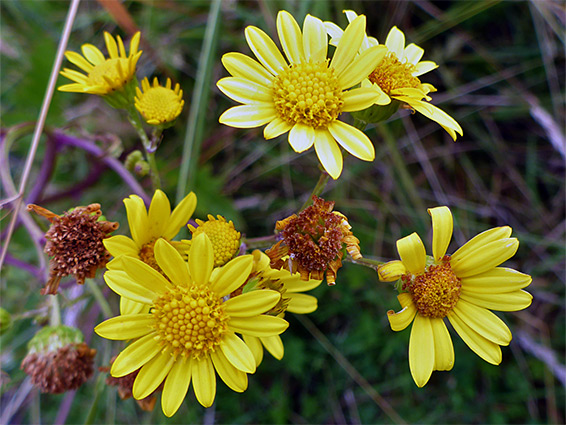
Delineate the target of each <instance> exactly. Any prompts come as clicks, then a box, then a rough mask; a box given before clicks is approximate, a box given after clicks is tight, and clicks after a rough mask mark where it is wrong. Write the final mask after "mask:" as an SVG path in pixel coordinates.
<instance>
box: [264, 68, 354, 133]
mask: <svg viewBox="0 0 566 425" xmlns="http://www.w3.org/2000/svg"><path fill="white" fill-rule="evenodd" d="M273 101H274V103H275V109H276V110H277V114H278V116H279V117H280V118H281V119H282V120H284V121H286V122H288V123H289V124H305V125H308V126H309V127H313V128H319V127H326V126H328V125H329V124H330V123H331V122H332V121H334V120H336V118H338V116H339V115H340V113H341V112H342V106H343V105H344V101H343V99H342V90H341V89H340V84H339V82H338V78H336V75H335V72H334V69H333V68H329V67H328V61H324V62H308V63H299V64H291V65H290V66H289V68H288V69H286V70H284V71H282V72H281V73H280V74H279V75H278V76H277V77H276V78H275V80H274V82H273Z"/></svg>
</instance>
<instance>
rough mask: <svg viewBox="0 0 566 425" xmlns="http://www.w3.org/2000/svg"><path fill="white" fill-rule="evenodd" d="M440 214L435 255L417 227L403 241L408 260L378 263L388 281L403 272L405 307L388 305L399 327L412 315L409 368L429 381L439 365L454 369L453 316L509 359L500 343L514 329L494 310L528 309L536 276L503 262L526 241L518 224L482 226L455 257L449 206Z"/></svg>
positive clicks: (479, 347) (488, 350)
mask: <svg viewBox="0 0 566 425" xmlns="http://www.w3.org/2000/svg"><path fill="white" fill-rule="evenodd" d="M428 212H429V214H430V215H431V216H432V230H433V238H432V252H433V257H434V258H430V257H429V258H427V256H426V252H425V248H424V245H423V243H422V241H421V239H420V238H419V236H418V235H417V234H416V233H413V234H412V235H409V236H407V237H405V238H403V239H399V240H398V241H397V250H398V251H399V256H400V257H401V261H391V262H389V263H386V264H384V265H383V266H381V267H380V268H379V269H378V273H379V277H380V279H381V280H384V281H395V280H397V279H399V278H401V283H402V287H401V288H400V289H401V290H402V292H401V293H400V294H399V296H398V297H397V298H398V300H399V303H400V304H401V307H402V310H401V311H399V312H398V313H395V312H394V311H392V310H390V311H388V313H387V314H388V318H389V322H390V324H391V328H392V329H393V330H394V331H401V330H403V329H405V328H406V327H407V326H408V325H409V324H410V323H411V322H413V319H414V322H413V326H412V329H411V336H410V341H409V367H410V369H411V374H412V376H413V379H414V380H415V383H416V384H417V385H418V386H419V387H423V386H424V385H425V384H426V383H427V382H428V380H429V378H430V376H431V374H432V371H433V370H450V369H452V366H453V365H454V348H453V346H452V340H451V339H450V334H449V333H448V329H447V328H446V325H445V323H444V318H445V317H447V318H448V320H449V321H450V324H451V325H452V327H453V328H454V329H455V330H456V332H457V333H458V335H460V337H461V338H462V339H463V340H464V342H465V343H466V344H467V345H468V347H470V348H471V349H472V351H474V352H475V353H476V354H477V355H478V356H480V357H481V358H482V359H484V360H485V361H487V362H489V363H491V364H495V365H498V364H499V363H501V348H500V347H499V346H500V345H509V342H510V341H511V338H512V336H511V332H510V331H509V328H508V327H507V326H506V325H505V323H503V321H502V320H501V319H500V318H499V317H497V316H496V315H495V314H494V313H492V312H491V311H489V310H490V309H491V310H499V311H517V310H522V309H524V308H527V307H528V306H529V305H530V304H531V301H532V298H533V297H532V296H531V294H529V293H528V292H525V291H522V290H521V289H522V288H525V287H526V286H528V285H529V284H530V283H531V281H532V279H531V277H530V276H529V275H526V274H523V273H520V272H518V271H516V270H513V269H509V268H504V267H497V266H498V265H500V264H501V263H503V262H504V261H506V260H508V259H509V258H511V257H512V256H513V255H514V254H515V252H516V251H517V248H518V247H519V241H518V240H517V239H516V238H510V236H511V228H510V227H508V226H504V227H496V228H493V229H490V230H487V231H485V232H483V233H480V234H479V235H477V236H476V237H474V238H473V239H471V240H470V241H468V242H467V243H466V244H465V245H463V246H462V247H461V248H460V249H458V250H457V251H456V252H455V253H454V254H453V255H452V256H450V255H445V254H446V249H447V248H448V244H449V243H450V239H451V237H452V226H453V224H452V213H451V212H450V210H449V209H448V207H437V208H431V209H429V210H428Z"/></svg>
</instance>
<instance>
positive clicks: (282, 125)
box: [263, 118, 293, 140]
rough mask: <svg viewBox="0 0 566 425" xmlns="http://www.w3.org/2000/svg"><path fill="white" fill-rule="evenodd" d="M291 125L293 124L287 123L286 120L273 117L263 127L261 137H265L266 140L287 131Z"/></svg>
mask: <svg viewBox="0 0 566 425" xmlns="http://www.w3.org/2000/svg"><path fill="white" fill-rule="evenodd" d="M292 127H293V125H292V124H289V123H288V122H287V121H284V120H282V119H281V118H275V119H274V120H273V121H271V122H270V123H269V124H267V125H266V126H265V128H264V129H263V137H265V139H266V140H269V139H273V138H275V137H277V136H280V135H281V134H283V133H286V132H288V131H289V130H291V128H292Z"/></svg>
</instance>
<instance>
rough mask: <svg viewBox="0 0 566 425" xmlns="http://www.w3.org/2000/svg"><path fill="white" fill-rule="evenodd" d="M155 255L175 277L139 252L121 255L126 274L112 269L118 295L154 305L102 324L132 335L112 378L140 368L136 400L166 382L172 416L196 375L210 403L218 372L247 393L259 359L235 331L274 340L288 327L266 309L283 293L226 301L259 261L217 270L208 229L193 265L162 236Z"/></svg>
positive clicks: (109, 334) (106, 333) (122, 336)
mask: <svg viewBox="0 0 566 425" xmlns="http://www.w3.org/2000/svg"><path fill="white" fill-rule="evenodd" d="M155 258H156V261H157V264H158V265H159V267H160V268H161V270H163V272H164V273H165V275H166V276H167V277H168V279H166V278H165V277H164V276H163V275H162V274H161V273H159V272H157V271H156V270H154V269H153V268H151V267H150V266H148V265H147V264H145V263H144V262H142V261H140V260H138V259H136V258H132V257H123V259H122V265H123V267H124V269H125V270H126V272H127V274H128V276H127V277H123V276H122V275H121V274H119V273H120V272H117V271H113V270H110V271H108V272H106V275H105V276H108V275H110V276H111V277H112V278H113V284H112V285H111V288H112V289H113V290H114V291H116V292H117V293H118V294H119V295H121V296H122V297H129V298H130V299H132V300H135V301H137V302H140V303H145V304H146V305H148V306H149V307H150V310H149V313H143V314H128V315H121V316H118V317H114V318H111V319H109V320H107V321H105V322H103V323H101V324H100V325H98V326H97V327H96V328H95V332H96V333H97V334H98V335H100V336H102V337H103V338H107V339H112V340H133V342H131V343H130V344H129V345H128V346H127V347H126V348H125V349H124V350H123V351H122V352H121V353H120V354H119V355H118V357H117V358H116V360H115V361H114V363H113V364H112V368H111V370H110V373H111V375H112V376H114V377H120V376H125V375H128V374H129V373H132V372H133V371H135V370H137V369H139V368H140V367H141V369H140V371H139V373H138V375H137V377H136V378H135V381H134V385H133V388H132V393H133V396H134V398H135V399H143V398H145V397H147V396H148V395H150V394H151V393H152V392H153V391H155V389H156V388H158V387H159V385H161V383H162V382H164V384H163V393H162V396H161V406H162V408H163V412H164V413H165V415H167V416H172V415H173V414H174V413H175V412H176V411H177V409H178V408H179V406H180V405H181V403H182V401H183V399H184V398H185V395H186V393H187V390H188V388H189V384H190V382H191V380H192V383H193V388H194V391H195V395H196V398H197V400H198V401H199V403H201V404H202V405H203V406H205V407H210V406H211V405H212V403H213V402H214V398H215V395H216V373H218V375H219V376H220V378H221V379H222V380H223V381H224V382H225V383H226V385H227V386H228V387H230V388H231V389H232V390H234V391H237V392H242V391H244V390H245V389H246V388H247V385H248V378H247V373H254V372H255V369H256V364H255V360H254V356H253V354H252V352H251V350H250V349H249V347H248V346H247V344H246V343H245V342H244V341H243V340H242V339H240V338H239V337H238V336H236V333H239V334H242V335H251V336H257V337H269V336H274V335H279V334H280V333H282V332H283V331H285V329H287V327H288V325H289V324H288V323H287V322H286V321H285V320H283V319H281V318H279V317H274V316H269V315H265V314H262V313H265V312H266V311H269V309H271V308H272V307H273V306H274V305H275V304H277V303H278V302H279V299H280V298H281V296H280V294H279V292H276V291H270V290H263V291H253V292H250V293H248V294H242V295H238V296H236V297H233V298H230V299H228V300H225V297H226V296H227V295H229V294H230V293H231V292H232V291H234V290H236V289H237V288H239V287H240V286H241V285H242V284H243V283H244V282H245V281H246V279H247V278H248V276H249V274H250V272H251V270H252V263H253V259H252V256H251V255H243V256H240V257H237V258H235V259H233V260H231V261H230V262H228V263H227V264H226V265H225V266H223V267H222V268H220V269H216V272H215V273H214V275H212V271H213V269H214V264H213V258H214V254H213V252H212V244H211V243H210V240H209V239H208V236H206V234H201V235H198V236H197V237H196V238H195V239H193V241H192V244H191V250H190V251H189V257H188V264H187V262H186V261H185V260H183V258H182V257H181V255H180V254H179V253H178V252H177V251H176V250H175V249H174V248H173V247H172V246H171V245H170V244H168V243H167V242H165V241H164V240H163V239H159V240H158V241H157V242H156V244H155ZM211 275H212V276H211ZM107 281H108V280H107ZM215 371H216V372H215Z"/></svg>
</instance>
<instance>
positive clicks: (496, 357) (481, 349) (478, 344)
mask: <svg viewBox="0 0 566 425" xmlns="http://www.w3.org/2000/svg"><path fill="white" fill-rule="evenodd" d="M447 317H448V320H450V324H451V325H452V327H453V328H454V330H455V331H456V332H458V335H460V338H462V340H463V341H464V342H465V343H466V345H467V346H468V347H470V349H471V350H472V351H473V352H474V353H476V354H477V355H478V356H480V357H481V358H482V359H484V360H485V361H486V362H488V363H491V364H494V365H498V364H499V363H501V348H499V345H497V344H495V343H493V342H491V341H489V340H488V339H485V338H484V337H483V336H481V335H480V334H478V333H477V332H476V331H474V330H473V329H472V328H470V327H469V326H468V325H467V324H466V322H464V321H463V320H462V319H460V318H459V317H458V316H456V315H455V314H448V316H447Z"/></svg>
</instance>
